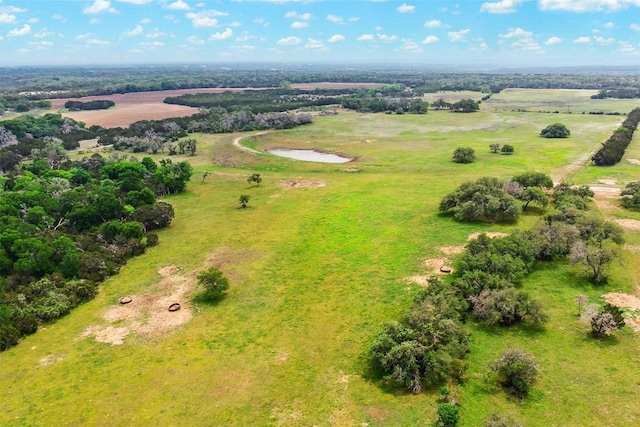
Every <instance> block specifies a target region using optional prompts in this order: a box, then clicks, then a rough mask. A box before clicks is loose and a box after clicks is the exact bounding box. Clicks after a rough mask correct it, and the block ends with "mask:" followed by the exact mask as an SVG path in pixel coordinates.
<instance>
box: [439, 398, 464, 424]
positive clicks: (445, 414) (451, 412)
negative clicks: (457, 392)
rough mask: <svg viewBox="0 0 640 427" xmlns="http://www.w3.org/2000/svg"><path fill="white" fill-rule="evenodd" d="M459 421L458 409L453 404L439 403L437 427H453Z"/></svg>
mask: <svg viewBox="0 0 640 427" xmlns="http://www.w3.org/2000/svg"><path fill="white" fill-rule="evenodd" d="M458 421H460V414H459V407H458V405H456V404H454V403H441V404H440V405H439V406H438V422H437V423H436V426H438V427H455V426H456V425H457V424H458Z"/></svg>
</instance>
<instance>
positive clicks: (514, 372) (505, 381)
mask: <svg viewBox="0 0 640 427" xmlns="http://www.w3.org/2000/svg"><path fill="white" fill-rule="evenodd" d="M490 369H491V370H492V371H494V372H495V373H496V374H497V377H498V382H499V383H500V385H501V386H502V387H503V388H504V389H505V390H506V391H507V392H508V393H509V394H511V395H512V396H514V397H518V398H523V397H526V396H527V395H528V394H529V390H530V389H531V386H532V385H533V384H534V382H535V380H536V376H537V374H538V366H537V365H536V361H535V359H534V358H533V356H531V355H530V354H528V353H525V352H524V351H522V350H519V349H508V350H505V352H504V353H502V356H501V357H500V358H499V359H497V360H496V361H494V362H493V363H492V364H491V365H490Z"/></svg>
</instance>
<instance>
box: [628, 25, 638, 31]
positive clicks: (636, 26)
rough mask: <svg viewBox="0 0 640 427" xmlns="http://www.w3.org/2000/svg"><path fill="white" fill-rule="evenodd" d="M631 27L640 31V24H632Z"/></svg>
mask: <svg viewBox="0 0 640 427" xmlns="http://www.w3.org/2000/svg"><path fill="white" fill-rule="evenodd" d="M629 28H630V29H632V30H633V31H640V24H631V25H629Z"/></svg>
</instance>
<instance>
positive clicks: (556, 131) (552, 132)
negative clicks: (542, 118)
mask: <svg viewBox="0 0 640 427" xmlns="http://www.w3.org/2000/svg"><path fill="white" fill-rule="evenodd" d="M569 135H571V131H570V130H569V129H568V128H567V127H566V126H565V125H563V124H562V123H554V124H552V125H549V126H547V127H546V128H544V129H542V131H540V136H542V137H545V138H567V137H569Z"/></svg>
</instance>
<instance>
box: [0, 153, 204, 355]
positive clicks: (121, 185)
mask: <svg viewBox="0 0 640 427" xmlns="http://www.w3.org/2000/svg"><path fill="white" fill-rule="evenodd" d="M190 176H191V166H190V165H189V164H188V163H186V162H184V163H179V164H173V163H171V161H169V160H164V161H161V162H160V164H156V163H155V162H154V161H153V160H152V159H151V158H149V157H147V158H144V159H143V160H142V161H141V162H134V161H108V160H106V159H104V158H102V157H101V156H100V155H98V154H94V155H93V156H91V157H89V158H84V159H82V160H78V161H70V160H68V159H66V158H65V159H63V160H62V161H60V162H57V163H56V164H55V167H52V165H51V163H50V162H49V161H48V160H47V159H46V158H45V157H43V155H37V156H35V158H34V160H33V161H32V162H31V163H30V164H25V165H23V167H22V170H21V171H20V172H13V173H12V174H10V175H8V176H4V177H2V178H0V189H1V191H0V349H6V348H8V347H10V346H12V345H15V344H16V343H17V341H18V339H19V337H20V336H22V335H24V334H29V333H33V332H35V330H36V329H37V326H38V324H39V323H40V322H45V321H50V320H53V319H55V318H57V317H59V316H62V315H64V314H66V313H67V312H69V310H71V308H73V307H74V306H76V305H78V304H80V303H81V302H83V301H86V300H88V299H90V298H92V297H93V296H94V295H95V294H96V292H97V286H98V284H99V283H100V282H101V281H103V280H104V279H105V278H106V277H108V276H110V275H112V274H115V273H117V271H118V269H119V267H120V266H121V265H122V264H124V263H125V262H126V260H127V259H128V258H129V257H131V256H135V255H139V254H141V253H143V252H144V251H145V248H146V247H148V246H151V245H154V244H156V243H157V241H158V238H157V235H155V234H153V233H150V232H152V231H153V230H156V229H159V228H162V227H166V226H168V225H169V224H170V223H171V221H172V220H173V218H174V211H173V207H172V206H171V205H170V204H168V203H164V202H158V201H157V200H156V197H157V196H158V195H164V194H169V193H175V192H181V191H184V189H185V185H186V183H187V181H188V180H189V178H190Z"/></svg>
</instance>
